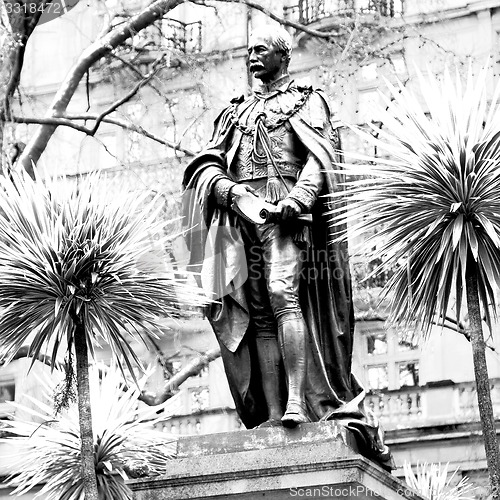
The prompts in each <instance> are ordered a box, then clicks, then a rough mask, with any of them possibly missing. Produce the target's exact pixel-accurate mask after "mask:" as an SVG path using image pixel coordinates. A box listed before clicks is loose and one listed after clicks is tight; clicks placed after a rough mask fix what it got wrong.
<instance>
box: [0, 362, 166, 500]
mask: <svg viewBox="0 0 500 500" xmlns="http://www.w3.org/2000/svg"><path fill="white" fill-rule="evenodd" d="M56 371H57V370H56ZM90 373H91V377H90V381H91V387H92V391H91V395H92V397H91V401H92V408H93V415H92V418H93V431H94V438H93V446H94V463H95V469H96V475H97V488H98V491H99V498H100V499H101V500H131V498H132V492H131V491H130V489H129V488H128V487H127V486H126V485H125V484H124V482H123V479H128V477H129V476H130V474H132V475H141V471H143V472H147V474H148V475H157V474H163V473H165V472H166V470H167V467H168V460H169V459H170V458H171V457H172V456H173V454H174V453H175V440H174V439H173V438H172V437H171V436H168V435H166V434H164V433H163V432H161V431H159V430H156V429H154V424H155V423H156V422H158V421H161V420H164V419H166V418H168V416H169V411H168V408H169V406H172V402H173V400H169V401H168V402H167V403H163V404H162V405H159V406H154V407H149V406H144V405H143V406H141V404H140V403H139V401H138V397H139V395H140V389H139V388H138V386H136V385H131V386H129V387H126V386H125V385H124V383H123V378H122V377H121V376H120V373H119V372H118V371H117V370H108V371H107V372H106V374H105V375H104V376H103V377H102V378H101V379H100V380H99V372H98V370H97V369H93V370H91V372H90ZM55 375H56V376H51V377H47V379H46V380H43V381H41V382H42V385H41V387H42V388H43V389H44V391H45V394H44V397H43V398H29V400H30V402H31V405H30V407H27V406H23V405H16V404H14V407H17V408H18V409H20V410H22V411H23V412H24V413H25V414H27V415H29V416H31V417H32V420H24V421H19V420H12V421H7V422H6V424H5V427H4V431H6V432H8V433H10V434H11V435H12V436H11V437H8V438H3V439H0V441H3V442H6V443H10V444H12V443H14V444H15V445H17V448H18V451H17V452H16V455H15V457H12V460H13V462H14V464H15V465H14V466H13V467H14V468H15V469H18V470H20V471H21V472H20V473H16V474H13V475H12V476H11V477H10V478H9V480H8V481H7V484H8V485H9V486H14V487H16V489H15V490H14V492H13V493H14V494H16V495H23V494H24V493H27V492H28V491H30V490H31V489H32V488H34V487H35V486H37V485H39V484H44V486H43V488H42V489H41V490H40V491H39V492H38V493H37V494H36V495H35V498H37V497H39V496H43V497H44V498H46V499H47V500H82V499H83V498H84V493H83V492H84V485H83V480H82V474H81V450H80V429H79V425H78V411H77V408H76V406H75V405H72V406H71V407H70V408H69V409H67V410H64V411H62V412H60V413H58V414H57V415H54V410H53V406H52V405H50V404H47V403H46V400H50V398H51V396H52V394H53V392H54V389H55V380H56V378H62V375H59V374H58V373H56V374H55ZM58 375H59V377H57V376H58ZM145 380H146V378H143V381H144V382H145ZM138 385H139V387H142V385H143V384H142V381H141V383H139V384H138ZM159 410H162V411H161V413H160V416H158V412H159ZM33 420H36V421H33ZM39 422H41V423H39ZM16 465H17V467H16Z"/></svg>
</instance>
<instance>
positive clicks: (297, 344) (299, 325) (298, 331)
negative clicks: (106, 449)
mask: <svg viewBox="0 0 500 500" xmlns="http://www.w3.org/2000/svg"><path fill="white" fill-rule="evenodd" d="M278 337H279V342H280V347H281V352H282V356H283V362H284V365H285V372H286V376H287V384H288V402H287V405H286V412H285V414H284V415H283V418H282V419H281V421H282V423H283V425H285V426H287V427H295V426H296V425H298V424H301V423H305V422H308V421H309V419H308V417H307V409H306V402H305V385H306V325H305V323H304V319H303V318H302V317H301V316H300V317H299V316H297V317H293V316H290V315H288V314H287V315H285V316H281V317H279V319H278Z"/></svg>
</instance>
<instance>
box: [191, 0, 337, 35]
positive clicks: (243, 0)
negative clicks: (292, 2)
mask: <svg viewBox="0 0 500 500" xmlns="http://www.w3.org/2000/svg"><path fill="white" fill-rule="evenodd" d="M214 1H216V2H224V3H240V4H243V5H247V6H248V7H251V8H252V9H255V10H258V11H260V12H262V13H263V14H265V15H266V16H268V17H269V18H270V19H272V20H273V21H277V22H278V23H280V24H282V25H284V26H290V27H291V28H295V29H296V30H299V31H303V32H304V33H307V34H308V35H311V36H314V37H317V38H325V39H327V40H330V39H332V38H333V37H334V36H336V35H338V33H332V32H328V31H319V30H315V29H312V28H308V27H307V26H304V25H303V24H300V23H296V22H295V21H289V20H288V19H285V18H283V17H281V16H278V15H276V14H275V13H274V12H272V11H271V10H269V9H267V8H266V7H264V6H262V5H260V4H258V3H257V2H254V1H253V0H214ZM192 3H195V4H197V5H204V6H207V7H208V6H209V5H208V4H207V2H206V0H192Z"/></svg>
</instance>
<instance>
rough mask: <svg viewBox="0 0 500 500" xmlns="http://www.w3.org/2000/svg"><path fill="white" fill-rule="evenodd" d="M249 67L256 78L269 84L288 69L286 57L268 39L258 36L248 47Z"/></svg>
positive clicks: (251, 40) (252, 39) (253, 38)
mask: <svg viewBox="0 0 500 500" xmlns="http://www.w3.org/2000/svg"><path fill="white" fill-rule="evenodd" d="M248 66H249V69H250V72H251V73H253V75H254V76H255V78H258V79H259V80H262V82H264V83H268V82H272V81H273V80H275V79H276V78H277V77H278V76H279V75H280V73H281V72H282V70H283V69H284V68H285V67H286V57H285V55H284V54H283V53H282V52H281V51H279V50H278V49H277V48H276V46H275V45H274V44H273V43H272V42H271V41H270V40H269V39H268V38H266V37H264V36H261V35H257V36H255V37H252V38H251V39H250V43H249V45H248Z"/></svg>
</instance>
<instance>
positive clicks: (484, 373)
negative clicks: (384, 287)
mask: <svg viewBox="0 0 500 500" xmlns="http://www.w3.org/2000/svg"><path fill="white" fill-rule="evenodd" d="M466 292H467V309H468V312H469V322H470V335H471V342H472V353H473V359H474V376H475V378H476V391H477V402H478V406H479V416H480V419H481V426H482V430H483V438H484V448H485V451H486V463H487V465H488V472H489V478H490V486H491V490H492V495H493V498H500V496H499V495H500V450H499V447H498V440H497V434H496V426H495V417H494V415H493V405H492V403H491V391H490V380H489V376H488V367H487V365H486V343H485V341H484V336H483V329H482V325H481V309H480V304H479V293H478V287H477V264H476V261H475V260H474V258H473V257H472V255H469V258H468V262H467V273H466Z"/></svg>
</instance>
